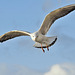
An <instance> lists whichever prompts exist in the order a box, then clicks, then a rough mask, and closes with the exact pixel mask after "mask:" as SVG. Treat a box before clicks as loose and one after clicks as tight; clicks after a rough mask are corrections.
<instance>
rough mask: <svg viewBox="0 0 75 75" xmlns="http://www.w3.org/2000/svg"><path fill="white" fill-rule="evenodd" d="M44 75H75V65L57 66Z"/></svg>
mask: <svg viewBox="0 0 75 75" xmlns="http://www.w3.org/2000/svg"><path fill="white" fill-rule="evenodd" d="M44 75H75V65H73V64H67V63H66V64H56V65H54V66H52V67H51V69H50V71H49V72H46V73H45V74H44Z"/></svg>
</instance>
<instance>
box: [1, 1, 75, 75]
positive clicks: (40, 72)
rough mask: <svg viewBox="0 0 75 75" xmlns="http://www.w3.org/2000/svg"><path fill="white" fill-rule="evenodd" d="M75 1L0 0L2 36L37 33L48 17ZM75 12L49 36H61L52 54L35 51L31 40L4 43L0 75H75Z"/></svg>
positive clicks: (54, 28) (63, 20) (52, 28)
mask: <svg viewBox="0 0 75 75" xmlns="http://www.w3.org/2000/svg"><path fill="white" fill-rule="evenodd" d="M69 4H75V0H36V1H35V0H0V35H2V34H4V33H6V32H8V31H12V30H22V31H28V32H31V33H32V32H35V31H37V30H38V29H39V28H40V26H41V24H42V22H43V20H44V18H45V16H46V15H47V14H48V13H50V12H51V11H53V10H55V9H58V8H60V7H63V6H66V5H69ZM74 24H75V11H73V12H71V13H70V14H68V15H66V16H65V17H63V18H60V19H58V20H57V21H55V22H54V23H53V25H52V26H51V28H50V30H49V32H48V33H47V36H48V37H50V36H57V38H58V40H57V41H56V43H55V44H54V45H53V46H51V47H49V49H50V51H47V50H46V49H45V53H43V52H42V50H41V49H38V48H34V47H33V45H34V44H35V42H34V41H32V40H31V38H30V37H28V36H21V37H16V38H14V39H11V40H8V41H6V42H4V43H0V75H75V71H74V70H75V25H74Z"/></svg>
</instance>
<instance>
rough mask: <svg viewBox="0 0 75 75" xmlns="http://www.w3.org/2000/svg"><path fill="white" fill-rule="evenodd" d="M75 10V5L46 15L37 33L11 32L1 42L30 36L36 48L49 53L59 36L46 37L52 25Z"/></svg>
mask: <svg viewBox="0 0 75 75" xmlns="http://www.w3.org/2000/svg"><path fill="white" fill-rule="evenodd" d="M73 10H75V4H71V5H67V6H64V7H61V8H59V9H56V10H54V11H52V12H50V13H49V14H48V15H46V17H45V19H44V21H43V23H42V25H41V27H40V28H39V30H37V31H36V32H34V33H30V32H25V31H18V30H13V31H9V32H7V33H5V34H3V35H1V36H0V42H1V43H2V42H4V41H6V40H9V39H12V38H15V37H18V36H30V37H31V39H32V40H33V41H35V44H34V45H33V46H34V47H35V48H41V49H42V51H43V52H45V50H44V49H43V48H47V50H48V51H49V47H50V46H52V45H53V44H54V43H55V42H56V40H57V36H52V37H46V33H47V32H48V30H49V29H50V27H51V25H52V24H53V23H54V22H55V20H57V19H58V18H61V17H63V16H65V15H67V14H69V13H70V12H71V11H73Z"/></svg>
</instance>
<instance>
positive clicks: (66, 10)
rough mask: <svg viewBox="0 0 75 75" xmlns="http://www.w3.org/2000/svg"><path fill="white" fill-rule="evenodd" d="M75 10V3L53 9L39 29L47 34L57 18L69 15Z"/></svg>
mask: <svg viewBox="0 0 75 75" xmlns="http://www.w3.org/2000/svg"><path fill="white" fill-rule="evenodd" d="M73 10H75V4H72V5H68V6H65V7H62V8H59V9H57V10H54V11H52V12H51V13H49V14H48V15H47V16H46V17H45V19H44V21H43V24H42V25H41V27H40V29H39V32H41V33H42V34H43V35H45V34H46V33H47V32H48V30H49V28H50V27H51V25H52V24H53V23H54V21H55V20H56V19H58V18H60V17H63V16H65V15H67V14H68V13H70V12H71V11H73Z"/></svg>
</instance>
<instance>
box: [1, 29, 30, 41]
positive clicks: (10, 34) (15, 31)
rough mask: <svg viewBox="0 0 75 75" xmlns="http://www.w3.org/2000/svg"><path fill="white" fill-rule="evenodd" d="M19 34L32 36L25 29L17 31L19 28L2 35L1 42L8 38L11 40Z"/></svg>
mask: <svg viewBox="0 0 75 75" xmlns="http://www.w3.org/2000/svg"><path fill="white" fill-rule="evenodd" d="M18 36H30V33H29V32H24V31H17V30H14V31H10V32H7V33H5V34H3V35H2V36H0V42H4V41H6V40H9V39H12V38H15V37H18Z"/></svg>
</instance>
